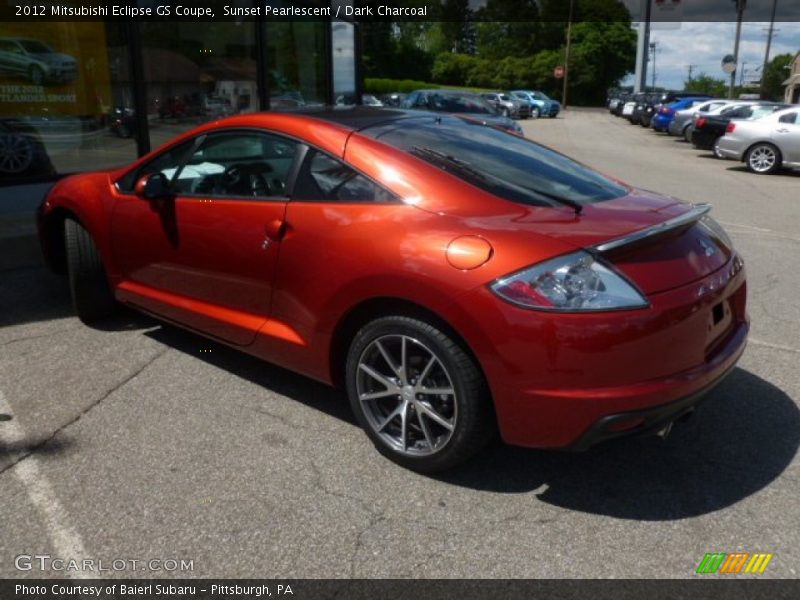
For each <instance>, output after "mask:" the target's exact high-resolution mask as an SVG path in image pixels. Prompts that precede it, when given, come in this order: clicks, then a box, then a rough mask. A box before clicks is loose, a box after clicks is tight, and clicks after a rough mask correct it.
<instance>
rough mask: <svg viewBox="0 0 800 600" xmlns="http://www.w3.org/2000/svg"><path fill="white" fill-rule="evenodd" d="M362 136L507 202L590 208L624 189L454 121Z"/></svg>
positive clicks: (503, 136)
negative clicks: (565, 203) (562, 202)
mask: <svg viewBox="0 0 800 600" xmlns="http://www.w3.org/2000/svg"><path fill="white" fill-rule="evenodd" d="M361 133H362V134H363V135H367V136H369V137H372V138H374V139H377V140H378V141H380V142H383V143H385V144H389V145H391V146H394V147H396V148H399V149H401V150H404V151H406V152H408V153H409V154H411V155H413V156H415V157H417V158H420V159H422V160H424V161H426V162H428V163H430V164H432V165H433V166H435V167H437V168H439V169H441V170H443V171H445V172H447V173H449V174H450V175H453V176H455V177H459V178H460V179H462V180H464V181H466V182H467V183H470V184H472V185H474V186H476V187H478V188H481V189H483V190H486V191H487V192H489V193H491V194H494V195H496V196H499V197H501V198H505V199H507V200H510V201H512V202H519V203H522V204H529V205H534V206H554V205H555V206H558V205H559V200H558V199H559V198H566V199H567V200H568V201H572V202H578V203H580V204H591V203H593V202H600V201H603V200H610V199H612V198H619V197H621V196H624V195H625V194H627V193H628V190H627V188H625V187H624V186H622V185H620V184H618V183H616V182H614V181H613V180H611V179H608V178H607V177H604V176H603V175H601V174H599V173H596V172H594V171H592V170H591V169H589V168H588V167H585V166H583V165H581V164H579V163H576V162H575V161H573V160H572V159H570V158H567V157H566V156H564V155H562V154H559V153H557V152H555V151H553V150H550V149H549V148H545V147H544V146H540V145H538V144H536V143H534V142H532V141H530V140H528V139H525V138H522V137H518V136H515V135H509V134H508V133H506V132H504V131H501V130H499V129H496V128H494V127H486V126H484V125H481V124H479V123H476V122H474V121H469V120H467V119H460V118H458V117H449V116H442V117H441V118H439V119H423V118H418V119H413V120H412V119H409V120H403V121H400V122H393V121H389V122H386V123H381V124H377V125H374V126H372V127H369V128H366V129H363V130H362V131H361Z"/></svg>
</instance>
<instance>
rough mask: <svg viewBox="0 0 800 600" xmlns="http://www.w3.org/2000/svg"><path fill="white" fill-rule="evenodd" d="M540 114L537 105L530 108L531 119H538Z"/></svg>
mask: <svg viewBox="0 0 800 600" xmlns="http://www.w3.org/2000/svg"><path fill="white" fill-rule="evenodd" d="M541 114H542V111H540V110H539V107H538V106H534V107H533V108H531V119H538V118H539V117H540V116H541Z"/></svg>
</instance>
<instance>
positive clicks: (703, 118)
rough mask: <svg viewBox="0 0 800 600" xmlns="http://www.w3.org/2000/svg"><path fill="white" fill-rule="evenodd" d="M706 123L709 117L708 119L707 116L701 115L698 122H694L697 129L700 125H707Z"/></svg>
mask: <svg viewBox="0 0 800 600" xmlns="http://www.w3.org/2000/svg"><path fill="white" fill-rule="evenodd" d="M706 123H708V119H706V118H705V117H700V118H699V119H697V123H695V124H694V127H695V129H698V128H700V127H705V126H706Z"/></svg>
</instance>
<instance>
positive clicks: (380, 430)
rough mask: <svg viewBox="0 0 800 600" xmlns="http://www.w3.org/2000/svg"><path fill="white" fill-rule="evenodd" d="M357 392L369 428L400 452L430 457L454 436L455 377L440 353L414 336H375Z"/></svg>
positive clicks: (361, 369) (360, 369) (363, 356)
mask: <svg viewBox="0 0 800 600" xmlns="http://www.w3.org/2000/svg"><path fill="white" fill-rule="evenodd" d="M356 393H357V395H358V401H359V402H360V403H361V406H362V409H363V412H364V415H365V417H366V420H367V423H368V424H369V426H370V427H371V428H372V430H373V431H374V432H375V433H376V434H377V435H378V437H380V438H381V440H382V441H383V442H384V443H385V444H386V445H387V446H389V447H391V448H392V449H393V450H395V451H397V452H400V453H402V454H404V455H407V456H430V455H432V454H435V453H437V452H439V451H440V450H442V449H443V448H444V447H445V446H446V445H447V443H448V442H449V441H450V439H451V437H452V436H453V432H454V431H455V428H456V420H457V417H458V414H457V412H458V411H457V402H456V390H455V386H454V385H453V380H452V378H451V377H450V374H449V373H448V372H447V369H446V368H445V366H444V363H443V362H442V360H441V359H440V358H439V357H438V356H437V355H436V353H435V352H434V351H433V350H431V349H430V348H429V347H428V346H426V345H425V344H423V343H422V342H420V341H419V340H417V339H415V338H413V337H410V336H407V335H400V334H391V335H384V336H382V337H379V338H377V339H375V340H373V341H372V342H371V343H370V344H369V345H368V346H367V347H366V348H365V349H364V351H363V352H362V354H361V357H360V358H359V361H358V366H357V373H356Z"/></svg>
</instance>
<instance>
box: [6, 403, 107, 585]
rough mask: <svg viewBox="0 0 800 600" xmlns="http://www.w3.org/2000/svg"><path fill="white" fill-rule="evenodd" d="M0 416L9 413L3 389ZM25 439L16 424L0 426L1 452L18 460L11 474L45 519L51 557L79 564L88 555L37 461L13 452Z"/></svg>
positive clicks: (72, 573) (82, 574)
mask: <svg viewBox="0 0 800 600" xmlns="http://www.w3.org/2000/svg"><path fill="white" fill-rule="evenodd" d="M0 413H7V414H12V411H11V407H10V406H9V404H8V402H7V401H6V398H5V395H4V394H3V391H2V390H0ZM25 439H26V433H25V430H24V429H23V428H22V426H21V425H20V424H19V422H18V421H16V420H13V421H7V422H2V423H0V453H2V454H5V455H6V456H8V457H9V458H10V459H11V460H14V461H19V462H17V464H15V465H14V466H13V467H11V469H10V472H11V473H12V474H13V475H14V476H15V477H16V478H17V479H18V480H19V482H20V483H21V484H22V485H23V487H24V488H25V490H26V491H27V492H28V497H29V498H30V499H31V502H32V503H33V505H34V506H35V507H36V508H37V509H38V510H39V512H40V513H41V515H42V517H43V518H44V523H45V526H46V529H47V531H48V533H49V535H50V540H51V542H52V543H53V557H54V558H55V557H58V558H64V559H66V560H69V559H73V558H74V559H75V560H77V561H81V560H82V559H84V558H85V557H87V556H88V555H87V554H86V551H85V550H84V547H83V542H82V541H81V538H80V536H79V535H78V534H77V532H75V530H74V529H73V528H72V527H70V525H69V524H68V523H67V512H66V511H65V510H64V509H63V507H62V506H61V503H59V501H58V498H57V497H56V494H55V491H54V490H53V487H52V486H51V485H50V482H49V481H48V480H47V477H45V474H44V473H43V472H42V470H41V469H40V468H39V458H38V457H37V456H35V455H29V456H26V453H25V451H24V450H19V449H17V450H14V449H13V448H14V447H15V445H16V446H18V445H20V444H23V443H24V442H25ZM4 446H6V447H11V448H12V450H11V451H5V450H3V447H4ZM65 574H67V575H69V576H70V577H73V578H75V579H86V578H89V577H90V576H94V575H93V574H92V573H89V572H84V571H65Z"/></svg>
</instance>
